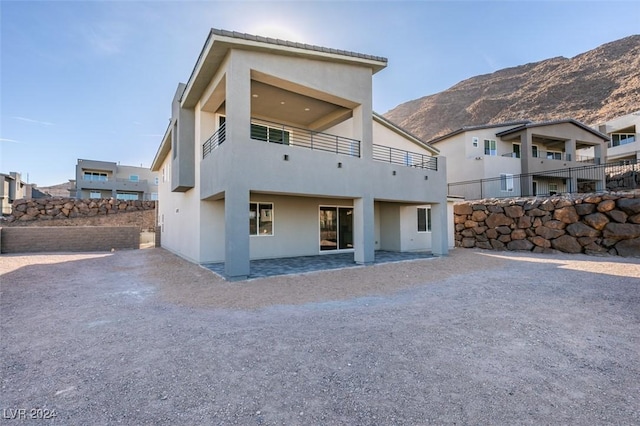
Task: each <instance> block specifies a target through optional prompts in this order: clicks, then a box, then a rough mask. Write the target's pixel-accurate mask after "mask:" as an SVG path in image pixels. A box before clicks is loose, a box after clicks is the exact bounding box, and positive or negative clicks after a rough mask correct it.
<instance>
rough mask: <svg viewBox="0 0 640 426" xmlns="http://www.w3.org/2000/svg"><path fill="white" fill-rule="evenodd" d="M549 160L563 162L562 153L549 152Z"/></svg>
mask: <svg viewBox="0 0 640 426" xmlns="http://www.w3.org/2000/svg"><path fill="white" fill-rule="evenodd" d="M547 159H548V160H562V153H561V152H556V151H547Z"/></svg>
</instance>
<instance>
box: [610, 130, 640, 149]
mask: <svg viewBox="0 0 640 426" xmlns="http://www.w3.org/2000/svg"><path fill="white" fill-rule="evenodd" d="M635 141H636V135H635V134H634V133H612V134H611V142H610V143H609V148H611V147H612V146H620V145H626V144H628V143H633V142H635Z"/></svg>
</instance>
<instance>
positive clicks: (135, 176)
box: [129, 175, 140, 182]
mask: <svg viewBox="0 0 640 426" xmlns="http://www.w3.org/2000/svg"><path fill="white" fill-rule="evenodd" d="M129 181H131V182H139V181H140V177H139V176H138V175H130V176H129Z"/></svg>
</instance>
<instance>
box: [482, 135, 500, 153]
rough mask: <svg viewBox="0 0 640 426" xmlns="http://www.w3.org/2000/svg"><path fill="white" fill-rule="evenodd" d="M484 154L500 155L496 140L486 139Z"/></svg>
mask: <svg viewBox="0 0 640 426" xmlns="http://www.w3.org/2000/svg"><path fill="white" fill-rule="evenodd" d="M484 155H493V156H495V155H498V149H497V147H496V141H494V140H489V139H485V140H484Z"/></svg>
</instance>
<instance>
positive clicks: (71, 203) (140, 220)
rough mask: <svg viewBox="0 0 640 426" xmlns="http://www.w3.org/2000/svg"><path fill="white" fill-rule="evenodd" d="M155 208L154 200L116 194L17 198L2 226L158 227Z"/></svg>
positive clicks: (149, 228)
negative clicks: (127, 198)
mask: <svg viewBox="0 0 640 426" xmlns="http://www.w3.org/2000/svg"><path fill="white" fill-rule="evenodd" d="M155 208H156V202H155V201H125V200H116V199H113V198H107V199H95V200H94V199H92V200H77V199H75V198H62V197H53V198H38V199H31V200H16V201H14V203H13V210H12V213H11V215H10V216H8V217H7V218H6V221H5V223H4V224H3V226H137V227H139V228H140V229H141V230H149V231H155V227H156V217H155V215H156V213H155ZM124 213H126V214H124Z"/></svg>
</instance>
